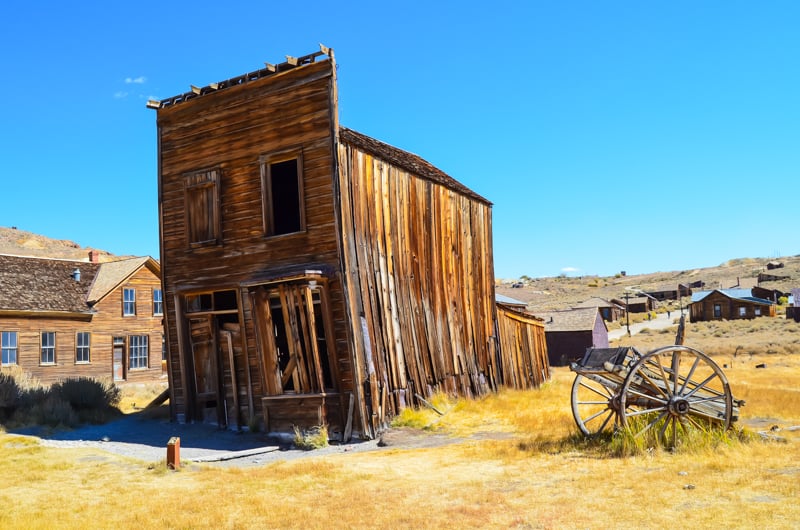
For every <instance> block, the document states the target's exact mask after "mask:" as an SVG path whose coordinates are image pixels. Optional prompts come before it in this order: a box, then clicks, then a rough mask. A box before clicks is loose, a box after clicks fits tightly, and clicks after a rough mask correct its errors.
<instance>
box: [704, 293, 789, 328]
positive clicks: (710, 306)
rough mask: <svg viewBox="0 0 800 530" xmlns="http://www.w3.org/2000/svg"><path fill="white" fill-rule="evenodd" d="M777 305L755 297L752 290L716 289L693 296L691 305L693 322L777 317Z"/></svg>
mask: <svg viewBox="0 0 800 530" xmlns="http://www.w3.org/2000/svg"><path fill="white" fill-rule="evenodd" d="M775 307H776V304H774V303H773V302H771V301H770V300H765V299H763V298H758V297H756V296H753V294H752V291H751V290H750V289H715V290H713V291H701V292H698V293H694V294H693V295H692V302H691V303H690V304H689V319H690V321H691V322H701V321H708V320H737V319H750V318H756V317H760V316H770V317H774V316H775Z"/></svg>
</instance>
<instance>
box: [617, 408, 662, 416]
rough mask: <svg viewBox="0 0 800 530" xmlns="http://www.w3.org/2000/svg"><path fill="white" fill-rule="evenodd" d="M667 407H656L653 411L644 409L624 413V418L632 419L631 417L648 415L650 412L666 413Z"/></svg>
mask: <svg viewBox="0 0 800 530" xmlns="http://www.w3.org/2000/svg"><path fill="white" fill-rule="evenodd" d="M666 410H667V407H658V408H655V409H644V410H635V411H633V412H625V415H626V416H629V417H633V416H641V415H642V414H649V413H651V412H663V411H666Z"/></svg>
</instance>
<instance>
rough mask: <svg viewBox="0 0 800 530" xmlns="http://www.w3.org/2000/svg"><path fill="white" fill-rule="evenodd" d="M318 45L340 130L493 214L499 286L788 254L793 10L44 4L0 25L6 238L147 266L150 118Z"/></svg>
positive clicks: (671, 5) (799, 135) (797, 29)
mask: <svg viewBox="0 0 800 530" xmlns="http://www.w3.org/2000/svg"><path fill="white" fill-rule="evenodd" d="M318 42H322V43H324V44H326V45H328V46H331V47H333V48H334V50H335V53H336V59H337V62H338V64H339V96H340V119H341V123H342V124H343V125H346V126H348V127H350V128H353V129H356V130H358V131H360V132H362V133H365V134H367V135H370V136H373V137H375V138H377V139H380V140H382V141H385V142H388V143H390V144H393V145H395V146H397V147H400V148H402V149H406V150H409V151H412V152H414V153H416V154H418V155H420V156H422V157H423V158H426V159H427V160H429V161H430V162H431V163H433V164H434V165H436V166H438V167H440V168H441V169H442V170H444V171H446V172H447V173H449V174H450V175H452V176H453V177H455V178H456V179H458V180H460V181H461V182H463V183H464V184H466V185H467V186H469V187H471V188H472V189H474V190H475V191H476V192H478V193H480V194H481V195H483V196H484V197H486V198H488V199H489V200H491V201H492V202H493V203H494V209H493V217H494V258H495V269H496V275H497V276H498V277H501V278H515V277H519V276H521V275H528V276H532V277H537V276H556V275H558V274H561V273H568V274H571V275H588V274H599V275H612V274H614V273H616V272H618V271H620V270H626V271H627V272H628V273H630V274H635V273H646V272H655V271H659V270H682V269H689V268H694V267H703V266H713V265H717V264H719V263H722V262H724V261H726V260H728V259H731V258H738V257H746V256H750V257H775V256H778V255H784V256H785V255H794V254H798V253H800V237H798V232H799V231H800V211H799V210H798V202H797V201H798V192H800V2H796V1H770V2H752V1H736V0H725V1H702V0H691V1H684V0H671V1H653V2H641V1H633V0H630V1H596V0H593V1H569V0H565V1H558V2H555V1H531V2H522V1H519V2H506V1H503V0H499V1H498V0H495V1H493V2H463V1H461V2H446V1H430V0H428V1H425V2H417V1H408V2H402V3H401V2H392V3H389V2H385V3H384V2H375V1H371V2H353V1H347V2H329V1H326V2H315V1H307V2H263V1H262V2H236V1H231V2H226V3H222V2H207V1H202V0H201V1H194V2H156V3H151V4H146V3H145V4H142V3H134V2H125V3H122V2H55V1H52V2H41V1H36V0H28V1H24V2H23V1H19V0H10V2H6V3H4V7H3V9H2V16H0V49H2V52H1V53H0V75H2V83H0V95H2V102H3V110H2V120H3V121H2V123H3V127H2V132H0V150H1V151H0V152H1V153H2V166H0V167H1V168H2V169H1V170H2V172H3V179H2V182H3V188H2V192H1V193H0V197H1V198H2V200H0V226H17V227H18V228H20V229H23V230H28V231H31V232H36V233H40V234H43V235H46V236H50V237H54V238H59V239H70V240H73V241H75V242H77V243H79V244H80V245H84V246H93V247H96V248H101V249H104V250H108V251H111V252H114V253H117V254H136V255H152V256H154V257H157V256H158V214H157V212H158V209H157V194H156V179H157V174H156V154H157V147H156V127H155V119H156V115H155V111H152V110H149V109H147V108H146V107H145V102H146V100H147V99H148V98H150V97H152V98H156V99H162V98H166V97H169V96H173V95H176V94H179V93H183V92H185V91H187V90H188V89H189V85H190V84H194V85H205V84H208V83H210V82H214V81H219V80H223V79H227V78H230V77H233V76H236V75H239V74H243V73H246V72H249V71H253V70H256V69H258V68H261V67H262V65H263V62H264V61H267V62H271V63H275V62H282V61H283V60H284V56H285V55H287V54H288V55H304V54H307V53H311V52H314V51H316V50H317V49H318V48H317V43H318Z"/></svg>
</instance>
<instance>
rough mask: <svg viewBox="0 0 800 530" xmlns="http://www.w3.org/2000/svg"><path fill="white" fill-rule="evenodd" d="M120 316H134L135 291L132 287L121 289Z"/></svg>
mask: <svg viewBox="0 0 800 530" xmlns="http://www.w3.org/2000/svg"><path fill="white" fill-rule="evenodd" d="M122 316H124V317H135V316H136V289H134V288H133V287H125V288H123V289H122Z"/></svg>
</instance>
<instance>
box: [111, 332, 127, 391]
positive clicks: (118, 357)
mask: <svg viewBox="0 0 800 530" xmlns="http://www.w3.org/2000/svg"><path fill="white" fill-rule="evenodd" d="M113 342H114V344H113V349H112V351H113V363H114V365H113V367H112V370H113V373H114V381H125V337H114V339H113Z"/></svg>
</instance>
